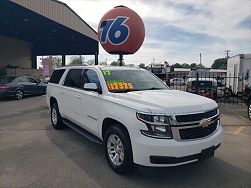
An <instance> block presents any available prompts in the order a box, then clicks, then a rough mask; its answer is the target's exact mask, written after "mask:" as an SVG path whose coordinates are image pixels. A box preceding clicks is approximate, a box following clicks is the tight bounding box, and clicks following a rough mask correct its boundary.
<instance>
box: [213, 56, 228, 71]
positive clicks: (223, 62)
mask: <svg viewBox="0 0 251 188" xmlns="http://www.w3.org/2000/svg"><path fill="white" fill-rule="evenodd" d="M211 68H212V69H227V59H226V58H218V59H216V60H214V62H213V64H212V66H211Z"/></svg>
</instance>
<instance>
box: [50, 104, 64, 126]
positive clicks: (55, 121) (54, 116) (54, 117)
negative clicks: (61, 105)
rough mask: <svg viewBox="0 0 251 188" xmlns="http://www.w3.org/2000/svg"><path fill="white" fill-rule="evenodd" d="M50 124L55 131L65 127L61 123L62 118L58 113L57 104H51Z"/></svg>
mask: <svg viewBox="0 0 251 188" xmlns="http://www.w3.org/2000/svg"><path fill="white" fill-rule="evenodd" d="M51 123H52V126H53V127H54V129H56V130H59V129H63V128H64V127H65V125H64V124H63V122H62V117H61V115H60V113H59V110H58V104H57V103H53V104H52V105H51Z"/></svg>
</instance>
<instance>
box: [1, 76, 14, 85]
mask: <svg viewBox="0 0 251 188" xmlns="http://www.w3.org/2000/svg"><path fill="white" fill-rule="evenodd" d="M15 79H16V77H14V76H1V77H0V84H7V83H10V82H13V81H14V80H15Z"/></svg>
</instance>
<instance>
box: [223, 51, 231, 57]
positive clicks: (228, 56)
mask: <svg viewBox="0 0 251 188" xmlns="http://www.w3.org/2000/svg"><path fill="white" fill-rule="evenodd" d="M224 52H225V53H226V54H227V57H226V58H227V59H228V58H229V56H228V53H229V52H230V50H225V51H224Z"/></svg>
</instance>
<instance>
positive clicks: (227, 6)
mask: <svg viewBox="0 0 251 188" xmlns="http://www.w3.org/2000/svg"><path fill="white" fill-rule="evenodd" d="M61 1H63V2H65V3H66V4H67V5H68V6H70V7H71V8H72V9H73V10H74V11H75V12H76V13H77V14H78V15H80V16H81V17H82V18H83V19H84V20H85V21H86V22H87V23H88V24H89V25H90V26H91V27H93V28H94V29H95V30H96V31H97V27H98V23H99V21H100V19H101V18H102V16H103V15H104V14H105V13H106V12H107V11H109V10H110V9H112V8H113V7H114V6H117V5H125V6H127V7H129V8H131V9H133V10H134V11H136V12H137V13H138V14H139V15H140V16H141V18H142V19H143V21H144V24H145V30H146V35H145V40H144V43H143V45H142V47H141V48H140V49H139V51H138V52H137V53H135V54H134V55H127V56H125V57H124V59H125V62H126V63H127V64H129V63H134V64H139V63H145V64H146V65H148V64H150V63H151V62H152V61H153V58H154V59H155V63H159V62H163V61H167V62H169V63H170V64H174V63H188V64H190V63H194V62H195V63H199V53H202V63H203V64H204V65H205V66H210V65H211V64H212V62H213V60H215V59H216V58H219V57H224V56H225V55H224V51H225V50H231V52H230V56H233V55H236V54H239V53H248V52H249V53H250V52H251V1H250V0H178V1H177V0H155V1H154V0H152V1H151V0H141V1H140V0H139V1H129V0H127V1H111V0H103V1H101V0H87V1H85V0H61ZM106 58H107V60H108V62H109V63H110V62H111V61H113V60H117V59H118V56H117V55H109V54H108V53H107V52H105V51H104V49H103V48H102V47H101V46H100V55H99V60H100V61H104V60H105V59H106Z"/></svg>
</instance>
